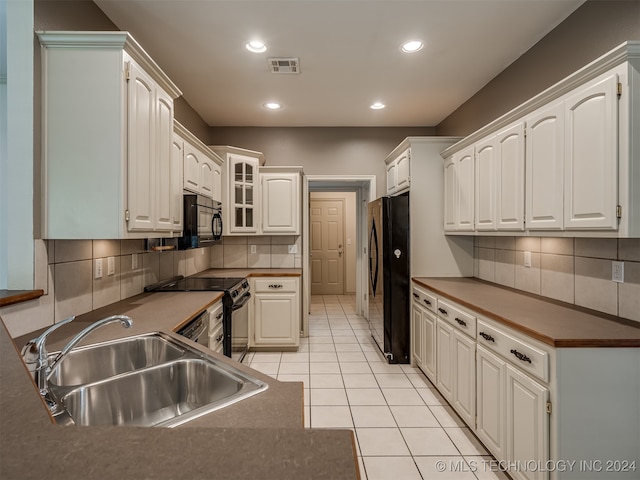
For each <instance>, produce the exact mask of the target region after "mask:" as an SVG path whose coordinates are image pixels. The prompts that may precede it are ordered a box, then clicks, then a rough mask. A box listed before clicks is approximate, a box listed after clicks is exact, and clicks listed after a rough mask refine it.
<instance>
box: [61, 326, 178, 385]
mask: <svg viewBox="0 0 640 480" xmlns="http://www.w3.org/2000/svg"><path fill="white" fill-rule="evenodd" d="M184 354H185V350H184V349H183V348H180V347H179V346H178V345H176V344H175V343H172V342H170V341H169V340H167V339H166V338H164V337H161V336H160V335H156V334H150V335H144V336H137V337H129V338H125V339H122V340H115V341H111V342H105V343H99V344H95V345H90V346H87V347H79V348H75V349H74V350H71V351H70V352H69V353H68V354H67V355H66V357H65V358H64V360H63V361H62V362H61V363H60V364H59V365H58V367H57V368H56V369H55V370H54V371H53V372H52V374H51V376H50V378H49V382H50V383H51V385H55V386H62V387H66V386H76V385H84V384H87V383H92V382H95V381H98V380H103V379H105V378H108V377H113V376H115V375H118V374H120V373H125V372H131V371H133V370H139V369H141V368H145V367H151V366H153V365H159V364H161V363H166V362H169V361H172V360H176V359H178V358H180V357H182V356H183V355H184ZM54 355H56V354H55V353H54V354H52V355H51V356H54Z"/></svg>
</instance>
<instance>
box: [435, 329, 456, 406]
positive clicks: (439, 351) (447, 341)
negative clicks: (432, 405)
mask: <svg viewBox="0 0 640 480" xmlns="http://www.w3.org/2000/svg"><path fill="white" fill-rule="evenodd" d="M452 344H453V327H451V326H450V325H449V324H447V323H446V322H444V321H442V320H441V319H438V320H437V322H436V345H437V347H436V357H437V360H436V387H438V390H440V393H441V394H442V396H443V397H444V398H446V399H447V400H448V401H449V402H452V401H453V365H452V363H451V356H452V352H451V345H452Z"/></svg>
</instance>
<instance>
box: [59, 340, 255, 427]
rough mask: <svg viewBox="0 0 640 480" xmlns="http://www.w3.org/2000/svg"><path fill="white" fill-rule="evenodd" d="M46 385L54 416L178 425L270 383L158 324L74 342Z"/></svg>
mask: <svg viewBox="0 0 640 480" xmlns="http://www.w3.org/2000/svg"><path fill="white" fill-rule="evenodd" d="M52 355H55V354H52ZM48 389H49V392H50V394H51V396H52V397H53V400H54V402H55V404H56V406H55V408H54V409H53V414H54V420H55V421H56V423H58V424H71V423H74V424H76V425H83V426H86V425H103V426H104V425H129V426H161V427H175V426H178V425H181V424H183V423H186V422H188V421H190V420H193V419H195V418H198V417H200V416H202V415H205V414H207V413H210V412H212V411H214V410H218V409H220V408H224V407H227V406H229V405H232V404H234V403H236V402H239V401H241V400H243V399H245V398H248V397H250V396H252V395H255V394H257V393H260V392H262V391H264V390H266V389H267V384H266V383H264V382H262V381H260V380H258V379H257V378H254V377H252V376H251V375H247V374H246V373H244V372H242V371H241V370H239V369H237V368H235V367H233V366H232V365H230V364H228V363H227V362H223V361H221V360H219V359H218V358H216V357H214V356H213V355H207V354H205V353H203V352H202V351H200V350H198V349H195V348H193V347H192V346H190V345H189V344H188V343H186V342H182V341H180V340H178V339H177V338H175V337H172V336H169V335H166V334H164V333H162V332H155V333H150V334H145V335H138V336H133V337H128V338H124V339H120V340H114V341H110V342H104V343H98V344H94V345H88V346H86V347H79V348H76V349H74V350H72V351H71V352H69V353H68V354H67V356H66V357H65V358H64V360H63V361H62V362H60V363H59V364H58V365H57V366H56V368H55V369H54V370H53V372H52V373H51V376H50V377H49V380H48Z"/></svg>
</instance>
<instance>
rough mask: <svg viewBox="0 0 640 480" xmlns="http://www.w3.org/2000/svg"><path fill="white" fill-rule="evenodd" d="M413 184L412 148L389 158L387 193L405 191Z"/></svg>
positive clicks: (393, 193) (392, 193)
mask: <svg viewBox="0 0 640 480" xmlns="http://www.w3.org/2000/svg"><path fill="white" fill-rule="evenodd" d="M410 186H411V149H410V148H408V149H406V150H405V151H403V152H402V153H400V154H399V155H398V156H397V157H395V158H392V159H387V195H395V194H398V193H401V192H404V191H406V190H408V189H409V187H410Z"/></svg>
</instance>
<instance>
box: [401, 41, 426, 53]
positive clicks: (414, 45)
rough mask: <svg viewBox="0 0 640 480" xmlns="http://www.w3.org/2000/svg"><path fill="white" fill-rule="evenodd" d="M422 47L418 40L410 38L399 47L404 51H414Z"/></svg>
mask: <svg viewBox="0 0 640 480" xmlns="http://www.w3.org/2000/svg"><path fill="white" fill-rule="evenodd" d="M422 47H424V44H423V43H422V42H421V41H420V40H410V41H408V42H406V43H403V44H402V47H401V49H402V51H403V52H404V53H415V52H417V51H419V50H422Z"/></svg>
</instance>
